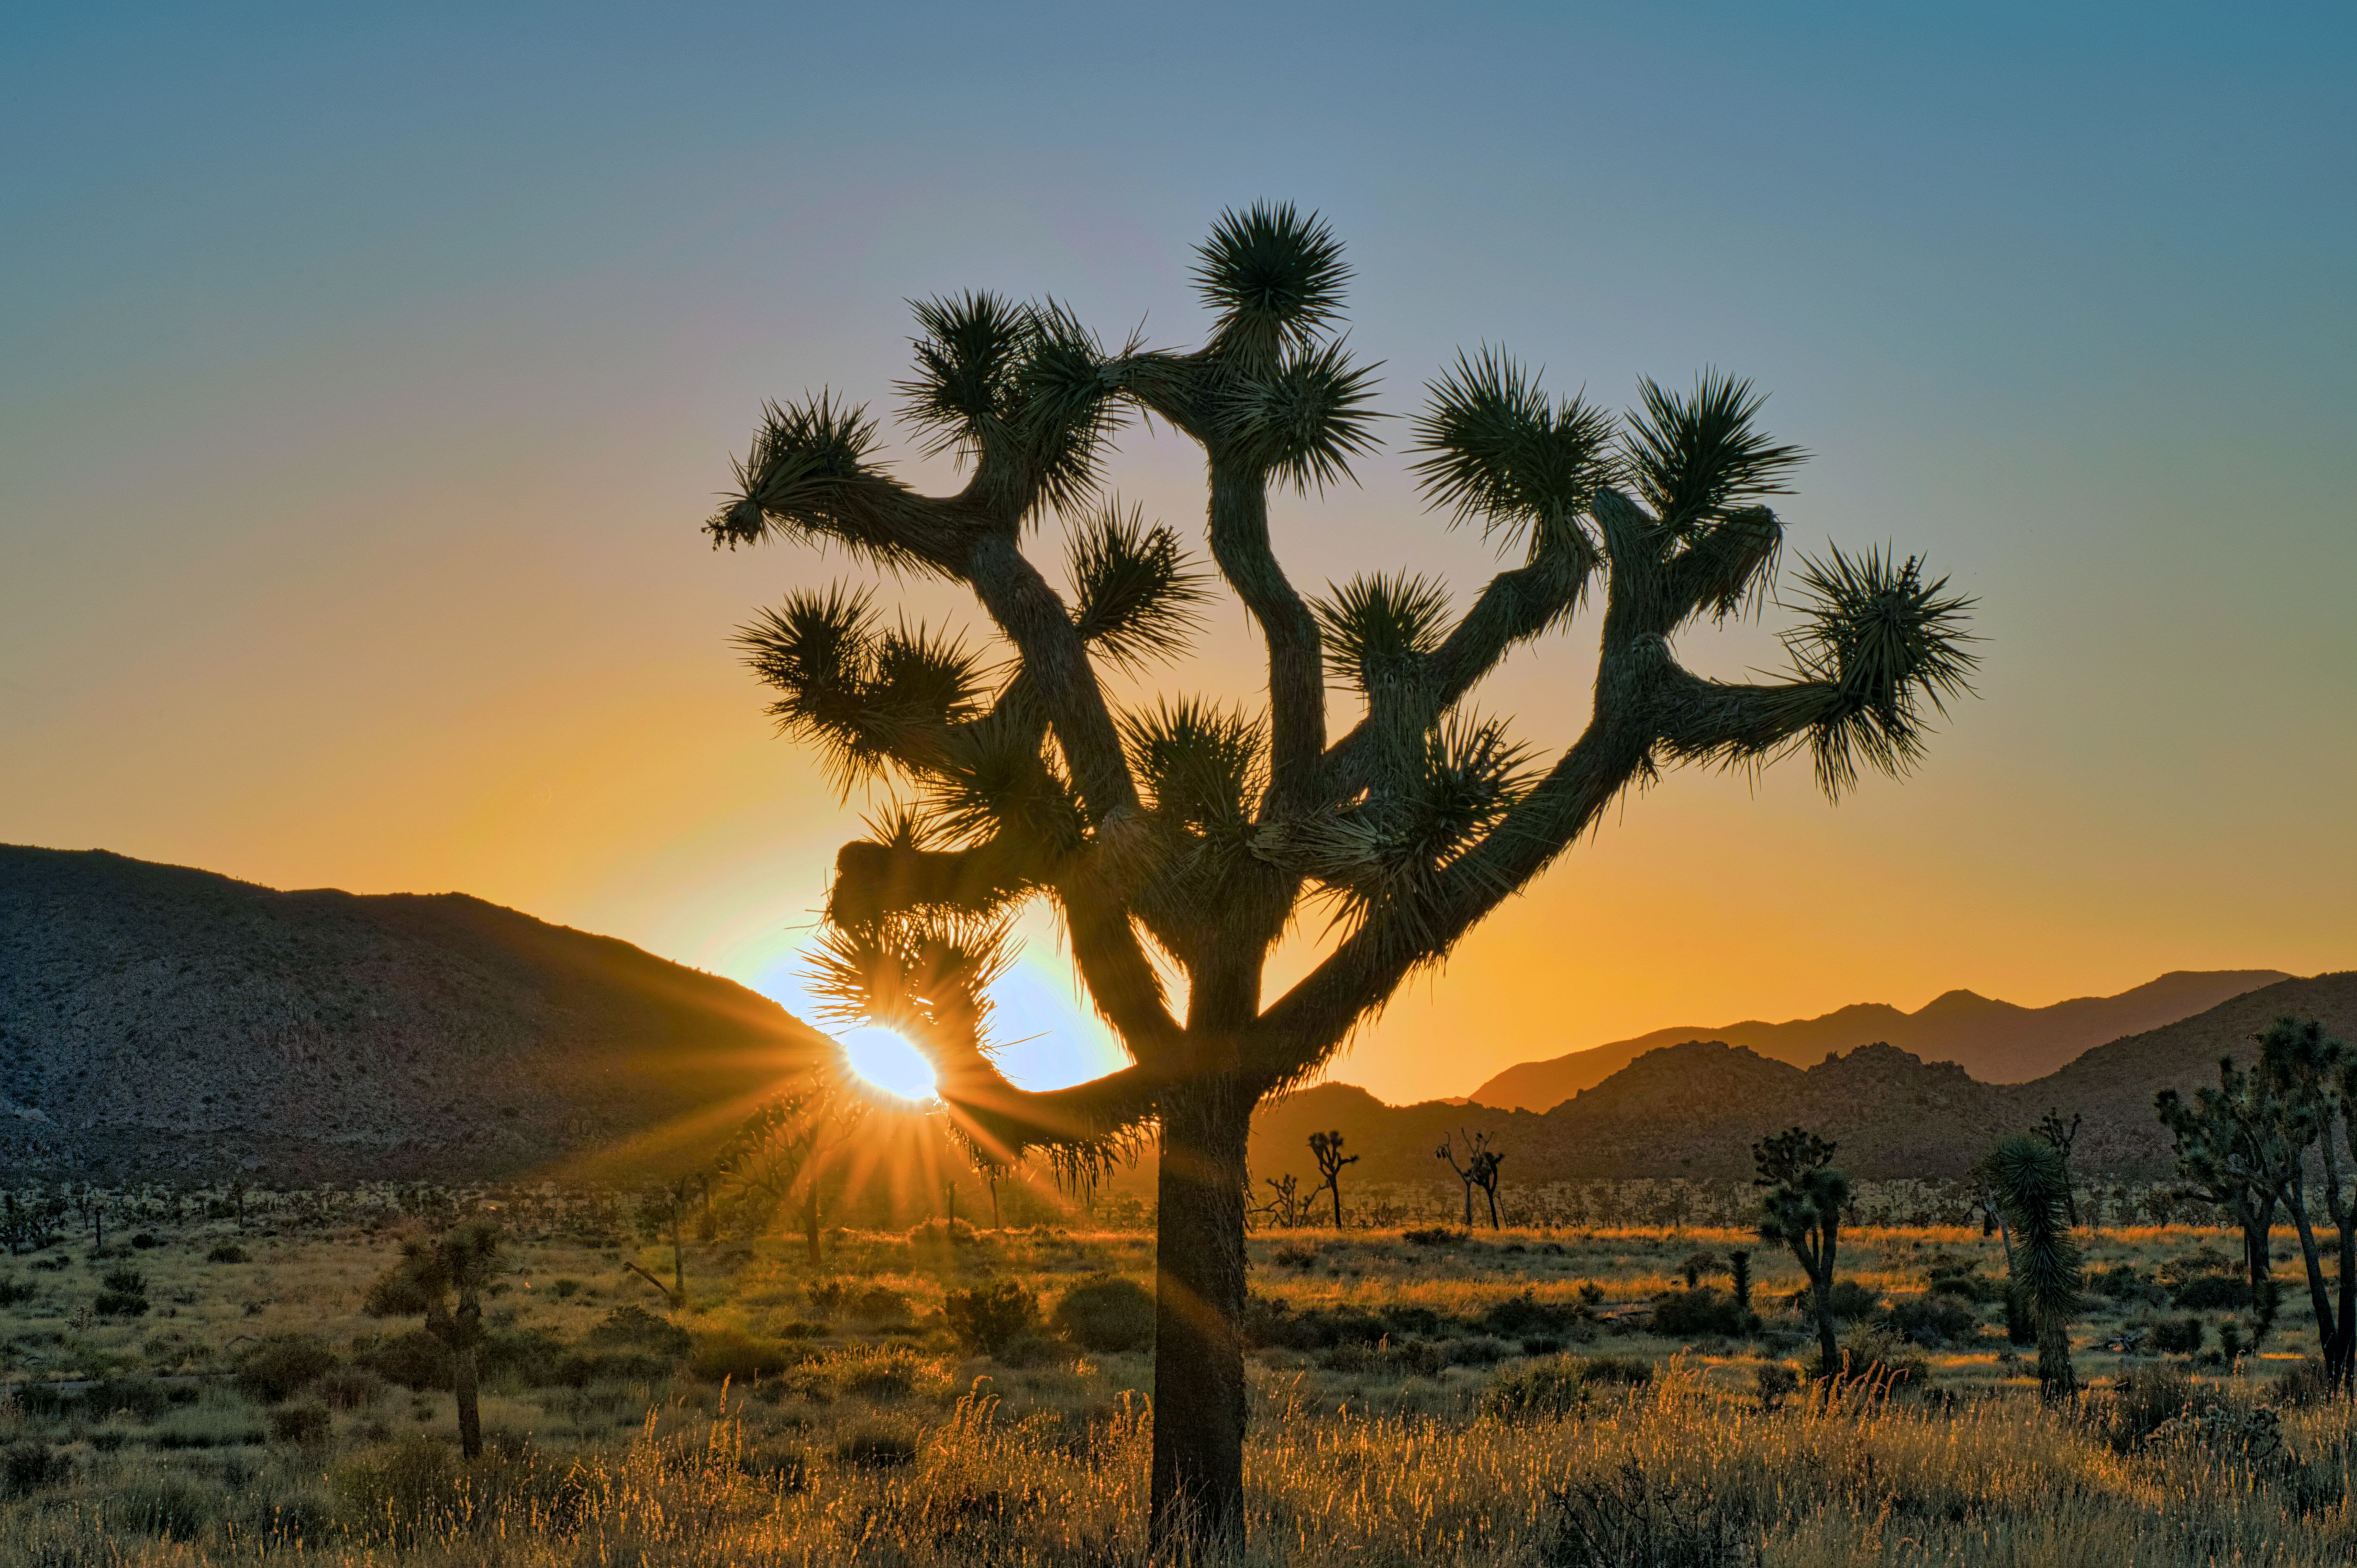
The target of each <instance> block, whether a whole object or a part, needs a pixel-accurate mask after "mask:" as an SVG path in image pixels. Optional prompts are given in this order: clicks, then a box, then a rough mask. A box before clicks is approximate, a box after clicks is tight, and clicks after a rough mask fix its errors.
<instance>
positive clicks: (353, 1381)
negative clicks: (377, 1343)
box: [318, 1367, 384, 1410]
mask: <svg viewBox="0 0 2357 1568" xmlns="http://www.w3.org/2000/svg"><path fill="white" fill-rule="evenodd" d="M318 1394H319V1397H320V1398H321V1399H323V1400H326V1401H327V1402H328V1403H329V1404H331V1405H333V1406H335V1407H336V1408H337V1409H338V1410H366V1409H367V1408H368V1407H369V1406H371V1405H372V1404H374V1403H376V1402H377V1401H378V1400H380V1399H382V1398H383V1397H384V1380H383V1379H382V1378H380V1377H378V1376H377V1375H376V1374H375V1373H374V1372H371V1371H370V1370H369V1369H367V1368H365V1367H339V1368H337V1369H335V1370H333V1371H331V1372H328V1373H327V1374H326V1375H325V1376H323V1377H321V1378H320V1380H319V1381H318Z"/></svg>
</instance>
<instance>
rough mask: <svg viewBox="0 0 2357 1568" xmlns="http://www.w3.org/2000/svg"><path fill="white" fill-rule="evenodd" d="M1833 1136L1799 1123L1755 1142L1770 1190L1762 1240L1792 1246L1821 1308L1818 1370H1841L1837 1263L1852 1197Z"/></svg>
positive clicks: (1826, 1373) (1828, 1373)
mask: <svg viewBox="0 0 2357 1568" xmlns="http://www.w3.org/2000/svg"><path fill="white" fill-rule="evenodd" d="M1837 1147H1839V1145H1838V1144H1835V1143H1834V1142H1833V1141H1832V1140H1830V1139H1827V1138H1821V1137H1819V1136H1818V1135H1817V1134H1816V1133H1811V1132H1807V1131H1805V1130H1803V1129H1802V1128H1799V1127H1794V1128H1792V1130H1791V1131H1789V1132H1784V1133H1776V1134H1774V1135H1773V1136H1772V1137H1768V1138H1763V1139H1761V1140H1760V1142H1759V1143H1757V1144H1752V1145H1751V1160H1752V1164H1753V1165H1756V1166H1758V1168H1759V1171H1760V1176H1759V1179H1758V1181H1757V1182H1756V1183H1755V1185H1756V1186H1760V1187H1766V1188H1767V1189H1768V1195H1767V1197H1764V1198H1763V1199H1761V1200H1760V1240H1763V1241H1772V1242H1779V1243H1781V1244H1782V1245H1784V1246H1786V1247H1790V1248H1791V1249H1792V1256H1793V1257H1794V1258H1796V1259H1798V1260H1799V1262H1800V1264H1801V1268H1802V1271H1803V1273H1806V1274H1807V1275H1808V1276H1809V1293H1810V1296H1811V1299H1812V1303H1813V1305H1814V1306H1815V1308H1816V1318H1817V1375H1818V1376H1819V1377H1821V1378H1831V1377H1833V1376H1835V1374H1836V1373H1838V1372H1839V1371H1840V1370H1841V1360H1840V1352H1839V1350H1838V1349H1837V1348H1835V1342H1834V1299H1833V1298H1834V1262H1835V1254H1836V1253H1837V1252H1838V1251H1839V1250H1840V1246H1841V1217H1842V1206H1843V1205H1845V1204H1846V1203H1847V1202H1848V1201H1849V1177H1847V1176H1844V1175H1843V1174H1842V1173H1841V1172H1839V1171H1837V1170H1835V1169H1834V1168H1833V1157H1834V1151H1835V1149H1836V1148H1837Z"/></svg>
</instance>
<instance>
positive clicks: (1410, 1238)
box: [1400, 1225, 1466, 1247]
mask: <svg viewBox="0 0 2357 1568" xmlns="http://www.w3.org/2000/svg"><path fill="white" fill-rule="evenodd" d="M1465 1239H1466V1236H1465V1232H1464V1231H1462V1230H1449V1229H1448V1227H1447V1226H1445V1225H1434V1226H1427V1227H1426V1229H1424V1230H1403V1231H1401V1232H1400V1240H1403V1241H1405V1242H1406V1243H1407V1244H1408V1245H1409V1246H1411V1247H1454V1246H1456V1245H1457V1244H1458V1242H1460V1241H1462V1240H1465Z"/></svg>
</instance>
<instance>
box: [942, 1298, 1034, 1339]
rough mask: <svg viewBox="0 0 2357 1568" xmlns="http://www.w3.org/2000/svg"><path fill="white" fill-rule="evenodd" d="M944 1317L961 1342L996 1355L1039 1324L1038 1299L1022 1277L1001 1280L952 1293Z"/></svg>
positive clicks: (947, 1300) (945, 1307) (945, 1300)
mask: <svg viewBox="0 0 2357 1568" xmlns="http://www.w3.org/2000/svg"><path fill="white" fill-rule="evenodd" d="M942 1319H943V1320H944V1321H945V1322H946V1323H947V1324H948V1325H949V1330H950V1332H951V1333H952V1334H954V1335H956V1336H957V1338H958V1343H959V1344H961V1345H963V1346H964V1347H965V1348H967V1349H968V1350H974V1351H980V1352H981V1353H983V1354H985V1355H989V1356H996V1354H998V1352H1000V1351H1001V1350H1004V1349H1006V1348H1007V1347H1008V1346H1010V1345H1012V1344H1013V1343H1015V1341H1016V1340H1017V1339H1018V1338H1020V1337H1023V1336H1024V1335H1025V1334H1028V1333H1029V1332H1030V1331H1031V1330H1032V1329H1033V1328H1035V1327H1037V1326H1039V1297H1038V1296H1036V1295H1034V1294H1031V1292H1030V1291H1029V1290H1028V1289H1026V1288H1025V1287H1024V1285H1023V1283H1022V1282H1021V1281H1019V1280H999V1281H997V1282H996V1283H991V1284H980V1285H976V1286H974V1288H973V1289H972V1290H953V1291H952V1292H950V1293H949V1294H948V1295H947V1297H945V1298H944V1299H943V1301H942Z"/></svg>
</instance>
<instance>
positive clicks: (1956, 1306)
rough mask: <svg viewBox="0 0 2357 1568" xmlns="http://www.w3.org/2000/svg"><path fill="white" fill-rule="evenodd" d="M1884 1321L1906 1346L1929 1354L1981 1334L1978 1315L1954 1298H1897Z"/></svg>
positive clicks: (1929, 1295) (1918, 1296) (1928, 1295)
mask: <svg viewBox="0 0 2357 1568" xmlns="http://www.w3.org/2000/svg"><path fill="white" fill-rule="evenodd" d="M1883 1321H1884V1322H1885V1323H1887V1324H1889V1326H1890V1331H1891V1332H1892V1333H1894V1334H1896V1335H1898V1336H1899V1337H1900V1338H1901V1339H1903V1340H1905V1341H1906V1342H1907V1343H1908V1344H1910V1345H1921V1346H1922V1347H1924V1348H1927V1349H1932V1350H1939V1349H1944V1348H1946V1347H1948V1346H1949V1345H1951V1344H1955V1343H1960V1342H1968V1341H1970V1340H1973V1339H1976V1338H1978V1337H1980V1332H1981V1320H1980V1315H1979V1314H1977V1313H1975V1311H1973V1309H1972V1308H1971V1307H1969V1306H1966V1305H1963V1304H1962V1303H1961V1302H1959V1301H1957V1300H1956V1299H1955V1298H1954V1297H1953V1296H1938V1295H1931V1294H1924V1295H1910V1296H1900V1297H1899V1298H1898V1299H1897V1300H1895V1301H1893V1302H1892V1303H1891V1304H1890V1310H1889V1313H1887V1314H1886V1315H1885V1316H1884V1318H1883Z"/></svg>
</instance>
